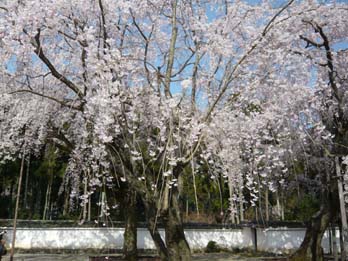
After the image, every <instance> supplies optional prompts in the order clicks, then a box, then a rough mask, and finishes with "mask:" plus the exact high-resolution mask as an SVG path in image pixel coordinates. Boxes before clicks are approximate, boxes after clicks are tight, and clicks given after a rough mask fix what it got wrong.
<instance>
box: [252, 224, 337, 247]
mask: <svg viewBox="0 0 348 261" xmlns="http://www.w3.org/2000/svg"><path fill="white" fill-rule="evenodd" d="M305 232H306V230H305V229H304V228H279V227H278V228H267V229H258V230H257V249H258V250H261V251H267V252H273V253H287V252H290V251H291V250H294V249H296V248H298V247H300V245H301V243H302V241H303V238H304V236H305ZM336 242H338V243H339V230H337V231H336ZM321 245H322V247H323V249H324V252H325V253H328V252H329V251H330V239H329V233H328V231H326V232H325V234H324V236H323V240H322V242H321Z"/></svg>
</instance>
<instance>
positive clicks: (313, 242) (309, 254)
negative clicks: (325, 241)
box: [290, 205, 332, 261]
mask: <svg viewBox="0 0 348 261" xmlns="http://www.w3.org/2000/svg"><path fill="white" fill-rule="evenodd" d="M331 216H332V214H331V213H330V208H329V207H328V206H327V205H324V206H322V207H321V208H320V210H319V211H318V212H317V213H316V214H315V215H314V216H313V217H312V219H311V222H310V224H309V225H308V227H307V230H306V235H305V238H304V240H303V242H302V244H301V246H300V248H299V249H298V250H297V251H296V252H295V253H294V255H293V256H292V257H291V258H290V260H292V261H309V260H311V261H322V260H324V259H323V258H324V257H323V249H322V247H321V240H322V238H323V235H324V233H325V231H326V229H327V227H328V225H329V222H330V220H331Z"/></svg>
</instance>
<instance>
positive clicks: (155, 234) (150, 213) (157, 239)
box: [143, 198, 169, 261]
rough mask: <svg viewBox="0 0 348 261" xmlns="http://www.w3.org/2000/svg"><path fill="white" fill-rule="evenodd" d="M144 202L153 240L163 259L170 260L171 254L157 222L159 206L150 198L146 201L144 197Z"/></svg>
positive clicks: (164, 260)
mask: <svg viewBox="0 0 348 261" xmlns="http://www.w3.org/2000/svg"><path fill="white" fill-rule="evenodd" d="M143 203H144V206H145V214H146V223H147V228H148V230H149V232H150V235H151V237H152V240H153V241H154V243H155V246H156V249H157V251H158V254H159V256H160V258H161V260H163V261H167V260H169V257H168V256H169V254H168V251H167V247H166V245H165V243H164V241H163V239H162V237H161V235H160V233H159V231H158V228H157V222H156V215H157V212H156V210H157V208H156V204H155V203H151V202H150V201H149V200H148V201H145V199H144V198H143Z"/></svg>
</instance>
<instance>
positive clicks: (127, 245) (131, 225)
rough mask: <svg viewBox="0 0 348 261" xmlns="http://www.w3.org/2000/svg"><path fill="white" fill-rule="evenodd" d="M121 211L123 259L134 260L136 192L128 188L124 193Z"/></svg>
mask: <svg viewBox="0 0 348 261" xmlns="http://www.w3.org/2000/svg"><path fill="white" fill-rule="evenodd" d="M124 196H125V197H124V200H123V202H122V204H123V211H124V218H125V230H124V241H123V256H124V259H125V260H129V261H136V260H137V257H138V249H137V209H136V208H137V194H136V192H135V191H132V190H130V189H128V190H127V191H126V193H125V195H124Z"/></svg>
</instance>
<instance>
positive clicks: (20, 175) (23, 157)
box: [10, 145, 25, 261]
mask: <svg viewBox="0 0 348 261" xmlns="http://www.w3.org/2000/svg"><path fill="white" fill-rule="evenodd" d="M24 160H25V145H24V151H23V154H22V162H21V169H20V171H19V180H18V189H17V198H16V208H15V216H14V220H13V235H12V246H11V252H10V261H13V255H14V249H15V244H16V229H17V217H18V208H19V198H20V195H21V186H22V177H23V169H24Z"/></svg>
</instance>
